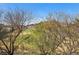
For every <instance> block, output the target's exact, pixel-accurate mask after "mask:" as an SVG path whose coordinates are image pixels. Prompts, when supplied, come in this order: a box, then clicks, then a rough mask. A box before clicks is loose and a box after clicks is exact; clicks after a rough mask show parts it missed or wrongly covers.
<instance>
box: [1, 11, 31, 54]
mask: <svg viewBox="0 0 79 59" xmlns="http://www.w3.org/2000/svg"><path fill="white" fill-rule="evenodd" d="M3 17H4V20H3V21H4V24H5V26H8V27H7V28H6V30H7V31H5V33H7V34H5V33H3V31H2V34H3V36H7V38H5V39H3V38H4V37H3V38H2V37H0V41H1V42H2V43H3V46H4V48H3V47H0V48H1V49H4V50H5V52H6V54H9V55H13V54H14V50H15V42H16V39H17V37H18V36H19V35H20V33H21V32H22V31H23V30H24V27H25V24H26V23H28V22H29V21H30V20H31V19H32V14H31V13H29V12H28V11H23V10H9V11H7V12H6V13H5V14H4V15H3ZM0 35H1V32H0ZM1 38H2V39H1Z"/></svg>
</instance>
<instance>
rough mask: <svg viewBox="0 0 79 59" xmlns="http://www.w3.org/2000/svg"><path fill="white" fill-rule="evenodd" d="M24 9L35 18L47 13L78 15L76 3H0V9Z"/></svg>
mask: <svg viewBox="0 0 79 59" xmlns="http://www.w3.org/2000/svg"><path fill="white" fill-rule="evenodd" d="M15 8H19V9H24V10H30V11H32V12H33V14H34V15H35V17H44V16H46V15H47V14H48V13H49V12H65V13H68V14H78V13H79V4H78V3H16V4H15V3H2V4H0V9H5V10H7V9H15Z"/></svg>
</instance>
